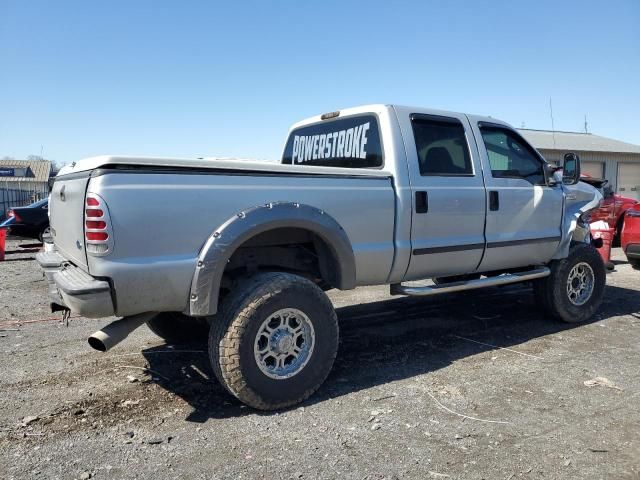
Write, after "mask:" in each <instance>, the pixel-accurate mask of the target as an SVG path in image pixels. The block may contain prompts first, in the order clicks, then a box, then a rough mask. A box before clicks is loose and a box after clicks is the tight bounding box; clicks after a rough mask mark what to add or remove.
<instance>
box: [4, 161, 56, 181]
mask: <svg viewBox="0 0 640 480" xmlns="http://www.w3.org/2000/svg"><path fill="white" fill-rule="evenodd" d="M3 169H29V170H30V171H31V173H33V176H31V175H28V176H26V177H25V176H10V177H3V176H0V182H19V181H29V182H48V181H49V174H50V173H51V162H50V161H49V160H0V170H3Z"/></svg>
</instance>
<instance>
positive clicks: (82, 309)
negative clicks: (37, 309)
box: [36, 251, 115, 318]
mask: <svg viewBox="0 0 640 480" xmlns="http://www.w3.org/2000/svg"><path fill="white" fill-rule="evenodd" d="M36 261H37V262H38V264H39V265H40V267H41V268H42V270H43V272H44V276H45V277H46V279H47V282H48V284H49V298H50V299H51V302H52V303H53V304H56V305H61V306H63V307H67V308H68V309H69V310H71V311H72V312H74V313H77V314H79V315H82V316H83V317H88V318H101V317H109V316H111V315H114V314H115V309H114V307H113V299H112V295H111V286H110V285H109V282H107V281H105V280H99V279H96V278H93V277H92V276H91V275H89V274H88V273H86V272H85V271H84V270H82V269H80V268H78V267H76V266H75V265H73V264H72V263H70V262H68V261H67V260H66V259H65V258H64V257H62V256H61V255H60V254H59V253H58V252H56V251H49V252H46V251H45V252H40V253H38V254H37V255H36Z"/></svg>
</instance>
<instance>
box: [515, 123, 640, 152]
mask: <svg viewBox="0 0 640 480" xmlns="http://www.w3.org/2000/svg"><path fill="white" fill-rule="evenodd" d="M518 131H519V132H520V133H521V134H522V136H523V137H524V138H525V139H526V140H527V141H529V142H530V143H531V144H532V145H533V146H534V147H536V148H537V149H538V150H562V151H565V152H566V151H582V152H609V153H637V154H640V145H634V144H632V143H626V142H621V141H620V140H614V139H613V138H607V137H601V136H600V135H594V134H593V133H580V132H559V131H555V132H552V131H551V130H532V129H528V128H519V129H518Z"/></svg>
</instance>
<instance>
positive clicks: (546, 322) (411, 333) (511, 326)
mask: <svg viewBox="0 0 640 480" xmlns="http://www.w3.org/2000/svg"><path fill="white" fill-rule="evenodd" d="M336 311H337V314H338V318H339V322H340V329H341V330H340V334H341V342H340V349H339V352H338V356H337V358H336V361H335V364H334V366H333V370H332V372H331V374H330V375H329V378H328V379H327V380H326V381H325V383H324V384H323V386H322V387H320V389H319V391H318V392H316V394H315V395H313V396H312V397H311V398H310V399H308V400H307V401H306V402H304V403H303V404H302V406H304V405H312V404H314V403H317V402H323V401H326V400H328V399H333V398H337V397H341V396H343V395H346V394H349V393H352V392H357V391H359V390H363V389H368V388H371V387H375V386H378V385H382V384H385V383H388V382H392V381H395V380H401V379H406V378H411V377H414V376H417V375H423V374H425V373H428V372H433V371H436V370H438V369H440V368H443V367H446V366H448V365H450V364H451V363H453V362H454V361H457V360H460V359H462V358H466V357H471V356H473V355H477V354H481V353H483V352H487V351H489V350H494V347H492V346H490V345H483V344H481V343H475V342H474V341H477V342H482V343H484V344H491V345H496V346H501V347H514V346H517V345H520V344H523V343H525V342H527V341H529V340H531V339H534V338H540V337H544V336H546V335H550V334H554V333H557V332H561V331H565V330H569V329H573V328H580V327H582V326H584V325H585V324H584V323H582V324H567V323H561V322H558V321H553V320H550V319H548V318H545V317H544V315H542V314H541V312H540V311H539V310H538V309H537V308H536V307H535V305H534V299H533V295H532V293H531V291H530V289H528V288H527V287H526V286H522V285H515V286H508V287H502V288H492V289H484V290H476V291H472V292H466V293H459V294H451V295H442V296H437V297H431V298H422V299H421V298H408V297H400V298H393V299H390V300H385V301H378V302H373V303H366V304H359V305H352V306H347V307H342V308H338V309H337V310H336ZM638 312H640V295H638V294H637V291H636V290H631V289H626V288H620V287H614V286H608V287H607V290H606V293H605V300H604V301H603V304H602V307H601V308H600V310H599V312H598V314H597V315H596V316H595V317H594V318H593V319H592V320H590V321H589V322H588V323H593V322H597V321H601V320H606V319H608V318H611V317H614V316H618V315H628V314H637V313H638ZM634 316H635V315H634ZM638 318H640V314H639V315H638ZM460 337H464V338H460ZM470 340H473V341H470ZM199 347H200V348H201V349H202V346H199ZM165 348H166V347H165V346H159V347H154V348H150V349H147V350H145V351H143V355H144V356H145V358H146V359H147V361H148V362H149V365H150V368H151V369H152V370H154V371H156V372H158V373H160V374H161V375H162V376H163V377H166V379H167V380H158V383H159V384H160V385H161V386H162V387H163V388H165V389H167V390H168V391H171V392H173V393H174V394H176V395H178V396H180V397H181V398H182V399H184V400H185V401H186V402H187V403H189V404H190V405H191V406H192V407H193V411H192V412H191V413H190V414H189V416H188V417H187V420H188V421H193V422H205V421H206V420H207V419H209V418H227V417H234V416H241V415H245V414H255V413H256V411H254V410H252V409H250V408H248V407H245V406H244V405H242V404H240V402H238V401H237V400H236V399H235V398H234V397H232V396H231V395H229V394H228V393H227V392H226V391H225V390H224V388H223V387H222V386H221V385H220V384H219V383H218V382H217V380H216V379H215V376H214V375H213V372H212V370H211V367H210V366H209V359H208V356H207V355H206V354H201V353H200V354H195V355H194V354H189V353H187V354H180V353H176V354H175V355H171V358H170V359H169V358H167V357H168V356H166V355H154V354H153V353H154V351H156V350H162V349H165ZM542 355H544V353H543V354H542ZM258 413H259V412H258ZM262 414H263V415H271V414H272V413H271V412H264V413H262Z"/></svg>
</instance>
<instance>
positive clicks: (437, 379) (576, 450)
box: [0, 240, 640, 479]
mask: <svg viewBox="0 0 640 480" xmlns="http://www.w3.org/2000/svg"><path fill="white" fill-rule="evenodd" d="M36 248H37V246H31V247H30V246H29V242H28V241H21V242H20V241H15V240H14V241H9V242H8V245H7V249H8V250H9V251H10V252H11V253H9V254H8V255H7V261H5V262H4V263H0V362H1V363H2V365H3V367H4V368H3V374H2V375H1V376H0V391H1V392H2V394H1V395H0V478H3V479H14V478H15V479H18V478H47V479H48V478H60V479H73V478H78V479H80V478H84V479H86V478H96V479H120V478H152V479H164V478H171V479H173V478H194V479H205V478H206V479H218V478H230V479H231V478H233V479H242V478H245V479H248V478H265V479H270V478H294V479H307V478H357V479H383V478H385V479H396V478H397V479H425V478H427V479H428V478H434V479H445V478H461V479H480V478H487V479H494V478H499V479H511V478H531V479H534V478H562V479H567V478H576V479H584V478H590V479H591V478H607V479H610V478H629V479H639V478H640V408H639V407H640V394H639V393H640V373H639V367H640V355H639V354H640V295H638V291H639V290H640V281H639V279H640V272H638V271H634V270H632V269H631V268H630V267H629V265H628V264H626V262H624V257H623V256H622V255H621V252H620V251H619V250H616V251H615V256H614V259H615V260H616V264H617V265H616V271H614V272H612V273H610V274H609V275H608V279H607V281H608V286H607V290H606V293H605V296H606V298H605V301H604V304H603V306H602V308H601V309H600V312H599V313H598V315H597V316H596V317H595V318H594V319H592V321H590V322H588V323H586V324H581V325H567V324H560V323H556V322H553V321H550V320H548V319H546V318H544V317H543V316H542V315H541V314H540V313H539V311H538V310H537V309H536V308H535V305H534V304H533V296H532V295H531V292H530V291H529V290H528V289H527V288H526V287H525V286H511V287H504V288H496V289H487V290H479V291H476V292H468V293H465V294H458V295H448V296H440V297H434V298H429V299H410V298H397V297H390V296H389V295H388V293H387V288H384V287H376V288H366V289H358V290H356V291H353V292H331V293H330V296H331V298H332V300H333V301H334V303H335V304H336V307H338V310H337V311H338V317H339V320H340V327H341V345H340V351H339V354H338V358H337V360H336V363H335V365H334V368H333V372H332V374H331V375H330V376H329V378H328V379H327V381H326V383H325V384H324V385H323V387H322V388H321V389H320V390H319V391H318V393H316V394H315V395H314V396H313V397H312V398H311V399H310V400H308V401H307V402H305V403H304V404H303V405H302V406H300V407H298V408H293V409H290V410H288V411H282V412H278V413H263V412H256V411H252V410H251V409H249V408H245V407H244V406H242V405H241V404H239V403H238V402H237V401H236V400H235V399H234V398H232V397H230V396H229V395H228V394H226V393H225V392H224V390H223V389H222V387H221V386H220V385H218V384H217V383H216V381H215V379H214V378H213V375H212V372H211V369H210V368H209V365H208V358H207V355H206V352H205V351H204V348H203V347H202V346H201V345H166V344H164V342H163V341H162V340H160V339H158V338H157V337H155V336H154V335H153V334H152V333H151V332H150V331H149V330H148V329H146V328H140V329H139V330H138V331H136V332H134V333H133V334H132V335H131V336H130V337H129V339H127V340H126V341H125V342H123V343H122V344H120V345H119V346H117V347H116V348H114V349H113V350H112V351H110V352H108V353H98V352H95V351H93V350H91V349H90V348H89V346H88V345H87V342H86V337H87V336H88V335H89V334H91V333H92V332H93V331H95V330H96V329H98V328H100V327H101V326H102V325H103V324H104V323H105V322H104V321H96V320H89V319H84V318H71V320H70V322H69V325H68V326H65V325H64V324H63V323H62V322H61V321H60V319H59V316H58V317H56V316H55V315H52V314H51V313H49V310H48V306H47V305H48V304H47V297H46V285H45V282H44V280H43V279H42V275H41V273H40V271H39V269H38V267H37V265H36V263H35V262H34V261H33V258H34V256H35V250H36ZM14 252H18V253H14ZM585 382H586V383H585Z"/></svg>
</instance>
